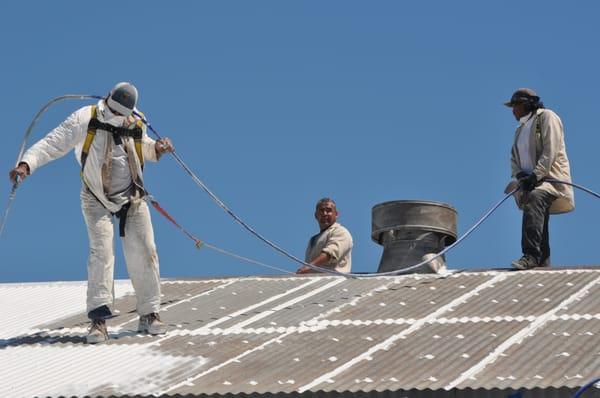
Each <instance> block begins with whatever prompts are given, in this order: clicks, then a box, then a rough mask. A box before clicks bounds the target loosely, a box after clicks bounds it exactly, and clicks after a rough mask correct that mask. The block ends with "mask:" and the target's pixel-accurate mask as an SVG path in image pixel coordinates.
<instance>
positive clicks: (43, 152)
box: [10, 83, 174, 343]
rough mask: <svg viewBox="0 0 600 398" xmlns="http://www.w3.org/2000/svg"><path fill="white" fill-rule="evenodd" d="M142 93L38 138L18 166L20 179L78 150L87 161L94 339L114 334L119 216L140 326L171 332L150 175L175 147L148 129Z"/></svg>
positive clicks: (84, 113) (124, 87)
mask: <svg viewBox="0 0 600 398" xmlns="http://www.w3.org/2000/svg"><path fill="white" fill-rule="evenodd" d="M137 99H138V92H137V89H136V88H135V86H133V84H131V83H119V84H117V85H116V86H115V87H114V88H113V89H112V90H111V91H110V93H109V94H108V95H107V97H106V98H104V99H102V100H100V101H98V103H97V104H96V105H90V106H86V107H83V108H81V109H79V110H78V111H76V112H75V113H73V114H72V115H70V116H69V117H68V118H67V119H66V120H65V121H64V122H62V123H61V124H60V125H59V126H58V127H56V128H55V129H54V130H52V131H51V132H50V133H49V134H48V135H46V137H44V138H42V139H41V140H40V141H38V142H37V143H35V144H34V145H33V146H32V147H31V148H30V149H29V150H28V151H27V152H25V154H24V155H23V158H22V159H21V161H20V162H19V164H18V166H17V167H16V168H14V169H13V170H11V171H10V179H11V180H12V181H13V182H16V181H19V180H21V181H22V180H24V179H25V178H26V177H27V176H28V175H30V174H32V173H33V172H34V171H35V170H36V169H38V168H39V167H41V166H43V165H45V164H46V163H48V162H50V161H52V160H55V159H58V158H60V157H62V156H63V155H65V154H66V153H67V152H69V151H70V150H71V149H74V152H75V156H76V158H77V160H78V161H79V163H80V165H81V179H82V189H81V195H80V196H81V208H82V211H83V216H84V219H85V223H86V225H87V231H88V237H89V242H90V253H89V259H88V264H87V269H88V287H87V312H88V317H89V318H90V319H91V328H90V331H89V333H88V335H87V337H86V341H87V342H88V343H100V342H103V341H106V340H107V339H108V332H107V329H106V319H107V318H108V317H110V316H111V315H112V313H111V309H110V308H109V306H110V305H111V304H112V302H113V268H114V263H115V258H114V247H113V236H114V221H115V219H114V217H113V216H116V217H117V218H119V220H120V223H119V232H120V236H121V237H122V242H123V252H124V255H125V260H126V263H127V271H128V273H129V276H130V278H131V282H132V284H133V287H134V289H135V293H136V297H137V312H138V314H139V316H140V320H139V325H138V330H139V331H140V332H145V333H150V334H152V335H155V334H163V333H166V325H165V324H164V323H163V322H162V321H161V320H160V317H159V316H158V311H159V307H160V275H159V265H158V256H157V253H156V246H155V244H154V232H153V230H152V223H151V221H150V212H149V210H148V205H147V204H146V202H145V201H144V200H143V197H144V195H145V194H146V191H145V189H144V181H143V178H142V170H143V167H144V161H145V160H150V161H158V159H159V158H160V156H161V155H162V154H163V153H165V152H173V151H174V148H173V145H172V143H171V141H170V140H169V139H168V138H164V139H162V140H158V141H154V140H152V139H151V138H150V137H148V135H147V134H146V126H145V125H144V124H143V123H142V121H141V117H140V116H139V112H138V111H137V109H136V107H135V106H136V103H137Z"/></svg>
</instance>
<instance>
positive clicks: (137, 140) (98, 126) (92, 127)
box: [80, 105, 144, 236]
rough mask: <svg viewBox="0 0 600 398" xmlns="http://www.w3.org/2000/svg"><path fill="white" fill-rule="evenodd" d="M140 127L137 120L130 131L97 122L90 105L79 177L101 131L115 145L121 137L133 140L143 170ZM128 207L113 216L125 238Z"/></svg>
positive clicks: (125, 206) (95, 112) (119, 142)
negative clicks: (90, 112)
mask: <svg viewBox="0 0 600 398" xmlns="http://www.w3.org/2000/svg"><path fill="white" fill-rule="evenodd" d="M142 115H143V114H142ZM142 127H143V124H142V121H141V120H139V119H138V120H136V122H135V127H134V128H131V129H130V128H126V127H115V126H113V125H110V124H108V123H103V122H101V121H100V120H98V106H97V105H92V117H91V119H90V122H89V123H88V129H87V136H86V137H85V141H84V142H83V148H82V149H81V172H80V174H81V177H82V178H83V169H84V167H85V162H86V160H87V158H88V154H89V152H90V148H91V146H92V142H93V141H94V137H96V131H97V130H103V131H106V132H108V133H110V134H111V135H112V138H113V141H114V143H115V145H121V144H122V143H123V140H122V139H121V138H122V137H131V138H133V143H134V146H135V152H136V154H137V157H138V159H139V160H140V166H141V168H142V170H143V169H144V155H143V152H142V136H143V132H144V131H143V129H142ZM88 191H89V192H90V193H91V194H92V195H94V193H93V192H92V191H91V190H90V189H89V188H88ZM95 196H96V195H94V197H95ZM96 199H97V200H98V198H96ZM98 201H100V200H98ZM130 206H131V203H129V202H128V203H125V204H124V205H123V206H122V207H121V209H120V210H119V211H118V212H116V213H114V215H115V216H116V217H117V218H118V219H119V236H125V223H126V220H127V212H128V211H129V207H130Z"/></svg>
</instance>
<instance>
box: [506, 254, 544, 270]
mask: <svg viewBox="0 0 600 398" xmlns="http://www.w3.org/2000/svg"><path fill="white" fill-rule="evenodd" d="M512 266H513V267H514V268H516V269H520V270H525V269H532V268H535V267H539V266H540V265H539V264H538V262H537V260H536V259H535V258H533V257H532V256H530V255H528V254H526V255H524V256H523V257H521V258H520V259H518V260H515V261H513V262H512Z"/></svg>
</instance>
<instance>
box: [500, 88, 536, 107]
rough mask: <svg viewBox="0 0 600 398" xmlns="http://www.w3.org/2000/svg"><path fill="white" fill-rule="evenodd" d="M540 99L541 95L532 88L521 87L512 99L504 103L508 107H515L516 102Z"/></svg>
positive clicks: (534, 101) (521, 102) (531, 101)
mask: <svg viewBox="0 0 600 398" xmlns="http://www.w3.org/2000/svg"><path fill="white" fill-rule="evenodd" d="M539 100H540V97H538V95H537V94H536V93H535V91H533V90H532V89H530V88H520V89H518V90H517V91H515V92H514V93H513V95H512V97H510V101H508V102H505V103H504V105H506V106H508V107H513V106H515V105H516V104H523V103H537V102H538V101H539Z"/></svg>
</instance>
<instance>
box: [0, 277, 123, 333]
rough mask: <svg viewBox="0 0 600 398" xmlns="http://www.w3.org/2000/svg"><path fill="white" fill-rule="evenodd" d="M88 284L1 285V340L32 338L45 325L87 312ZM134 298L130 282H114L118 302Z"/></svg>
mask: <svg viewBox="0 0 600 398" xmlns="http://www.w3.org/2000/svg"><path fill="white" fill-rule="evenodd" d="M86 286H87V283H86V282H48V283H22V284H17V283H12V284H0V303H2V308H1V309H0V314H1V317H2V318H1V319H2V321H1V322H0V339H6V338H9V337H14V336H18V335H25V334H31V333H34V332H36V331H37V329H36V327H37V326H40V325H42V324H44V323H47V322H50V321H55V320H57V319H60V318H65V317H67V316H70V315H73V314H77V313H79V312H82V311H85V300H86ZM130 294H133V287H132V286H131V282H129V281H115V296H116V297H117V298H120V297H123V296H125V295H130Z"/></svg>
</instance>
